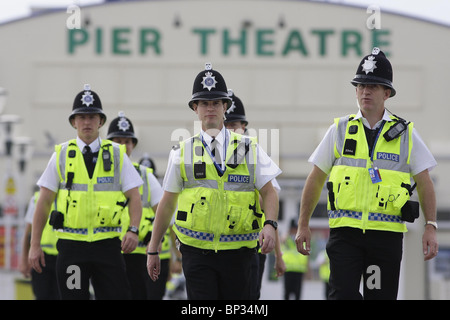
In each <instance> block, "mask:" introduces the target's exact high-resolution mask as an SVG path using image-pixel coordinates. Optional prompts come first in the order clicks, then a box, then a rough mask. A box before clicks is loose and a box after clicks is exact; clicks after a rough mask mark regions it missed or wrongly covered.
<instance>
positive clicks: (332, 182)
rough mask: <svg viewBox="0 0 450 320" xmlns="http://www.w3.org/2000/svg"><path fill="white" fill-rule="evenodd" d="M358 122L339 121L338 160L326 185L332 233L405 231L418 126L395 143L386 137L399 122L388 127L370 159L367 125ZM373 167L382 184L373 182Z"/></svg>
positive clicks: (376, 144) (387, 124)
mask: <svg viewBox="0 0 450 320" xmlns="http://www.w3.org/2000/svg"><path fill="white" fill-rule="evenodd" d="M353 118H354V115H351V116H346V117H342V118H337V119H335V124H336V126H337V132H336V133H337V134H336V135H337V138H336V142H335V145H334V152H335V156H336V160H335V163H334V165H333V168H332V170H331V173H330V177H329V182H328V183H327V188H328V217H329V225H330V228H337V227H353V228H359V229H362V230H366V229H369V230H383V231H393V232H406V231H407V229H406V225H405V223H404V222H403V221H402V220H401V218H400V216H401V208H402V206H403V205H404V204H405V203H406V201H407V200H409V198H410V195H409V191H408V189H407V188H408V187H411V173H410V165H409V163H410V162H409V160H410V156H411V148H412V130H413V124H412V123H410V124H409V125H408V127H407V130H406V131H405V132H404V133H403V134H402V135H400V136H399V137H397V138H396V139H394V140H391V141H386V139H385V138H384V137H383V135H384V133H385V132H386V131H388V130H389V128H391V127H392V126H393V125H394V124H395V123H396V122H395V121H387V122H383V125H382V128H381V130H380V131H379V134H378V136H377V139H376V140H375V143H374V147H373V152H372V153H371V154H370V155H369V147H368V144H367V139H366V135H365V131H364V125H363V123H362V121H361V119H356V120H355V119H353ZM391 118H392V119H393V120H395V118H394V117H391ZM374 168H378V170H379V174H380V176H381V181H380V182H375V183H373V182H372V179H371V171H370V169H374ZM372 173H373V171H372ZM375 181H376V180H375Z"/></svg>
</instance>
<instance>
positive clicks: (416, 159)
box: [308, 110, 437, 176]
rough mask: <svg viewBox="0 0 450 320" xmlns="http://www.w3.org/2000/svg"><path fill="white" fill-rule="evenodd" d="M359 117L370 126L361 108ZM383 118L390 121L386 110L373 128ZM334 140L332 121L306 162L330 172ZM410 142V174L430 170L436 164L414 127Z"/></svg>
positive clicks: (327, 172) (334, 133) (332, 161)
mask: <svg viewBox="0 0 450 320" xmlns="http://www.w3.org/2000/svg"><path fill="white" fill-rule="evenodd" d="M359 118H362V121H363V124H364V125H365V126H366V127H367V128H370V125H369V122H368V121H367V119H365V118H364V117H363V115H362V113H361V110H359V111H358V114H357V115H356V117H355V119H359ZM383 120H386V121H392V120H391V118H390V117H389V115H388V113H387V111H386V110H385V111H384V114H383V118H382V119H381V120H380V121H379V122H377V124H376V125H375V126H374V128H377V127H378V126H379V125H380V123H381V121H383ZM335 141H336V125H335V124H334V123H333V124H332V125H331V126H330V127H329V128H328V131H327V132H326V133H325V136H324V138H323V139H322V141H321V142H320V144H319V145H318V146H317V148H316V150H314V152H313V153H312V155H311V157H310V158H309V159H308V162H311V163H313V164H315V165H316V166H317V167H319V168H320V170H322V171H323V172H325V173H326V174H330V172H331V168H332V167H333V163H334V161H335V160H336V157H335V156H334V142H335ZM412 142H413V146H412V149H411V157H410V167H411V174H412V175H413V176H415V175H416V174H418V173H420V172H422V171H423V170H426V169H428V171H431V170H432V169H433V168H434V167H435V166H436V165H437V162H436V160H435V159H434V157H433V155H432V154H431V152H430V150H429V149H428V148H427V146H426V145H425V143H424V142H423V140H422V138H421V137H420V135H419V134H418V133H417V131H416V129H415V128H413V132H412Z"/></svg>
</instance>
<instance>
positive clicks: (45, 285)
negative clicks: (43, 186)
mask: <svg viewBox="0 0 450 320" xmlns="http://www.w3.org/2000/svg"><path fill="white" fill-rule="evenodd" d="M38 199H39V191H36V192H35V193H34V194H33V196H32V197H31V199H30V201H29V203H28V207H27V211H26V214H25V223H26V225H25V231H24V235H23V243H22V255H21V263H20V272H22V274H23V275H24V276H25V277H26V278H28V277H30V276H31V287H32V289H33V294H34V298H35V299H36V300H59V299H60V296H59V290H58V284H57V281H56V258H57V255H58V250H57V249H56V242H57V240H58V238H57V237H56V234H55V231H54V230H53V228H52V226H51V225H50V224H49V222H48V221H47V223H46V224H45V228H44V230H43V231H42V238H41V247H42V251H43V252H44V257H45V267H44V268H42V272H41V273H37V272H36V271H35V270H34V269H33V268H32V267H31V265H30V264H29V262H28V254H29V251H30V237H31V226H32V223H33V215H34V208H35V207H36V202H37V200H38Z"/></svg>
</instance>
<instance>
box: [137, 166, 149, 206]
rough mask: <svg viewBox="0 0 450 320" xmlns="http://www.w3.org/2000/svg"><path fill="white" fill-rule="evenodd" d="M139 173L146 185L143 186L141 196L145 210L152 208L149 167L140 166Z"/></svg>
mask: <svg viewBox="0 0 450 320" xmlns="http://www.w3.org/2000/svg"><path fill="white" fill-rule="evenodd" d="M139 171H140V173H141V178H142V181H144V184H143V185H142V195H141V200H142V207H143V208H150V207H151V204H150V201H149V198H150V197H149V196H148V194H149V187H148V179H147V178H148V177H147V167H145V166H141V165H139Z"/></svg>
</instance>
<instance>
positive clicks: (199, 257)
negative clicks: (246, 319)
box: [180, 244, 256, 300]
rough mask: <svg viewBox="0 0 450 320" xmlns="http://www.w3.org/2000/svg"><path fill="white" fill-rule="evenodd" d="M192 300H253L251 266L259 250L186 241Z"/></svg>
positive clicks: (183, 249) (185, 266)
mask: <svg viewBox="0 0 450 320" xmlns="http://www.w3.org/2000/svg"><path fill="white" fill-rule="evenodd" d="M180 251H181V254H182V255H183V258H182V259H183V260H182V263H183V272H184V276H185V277H186V293H187V298H188V299H189V300H224V299H225V300H248V299H250V285H251V284H252V283H251V277H250V274H251V266H252V259H253V258H254V255H255V254H256V249H249V248H241V249H238V250H221V251H218V252H217V253H216V252H215V251H213V250H202V249H198V248H194V247H191V246H187V245H184V244H182V245H181V248H180Z"/></svg>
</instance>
